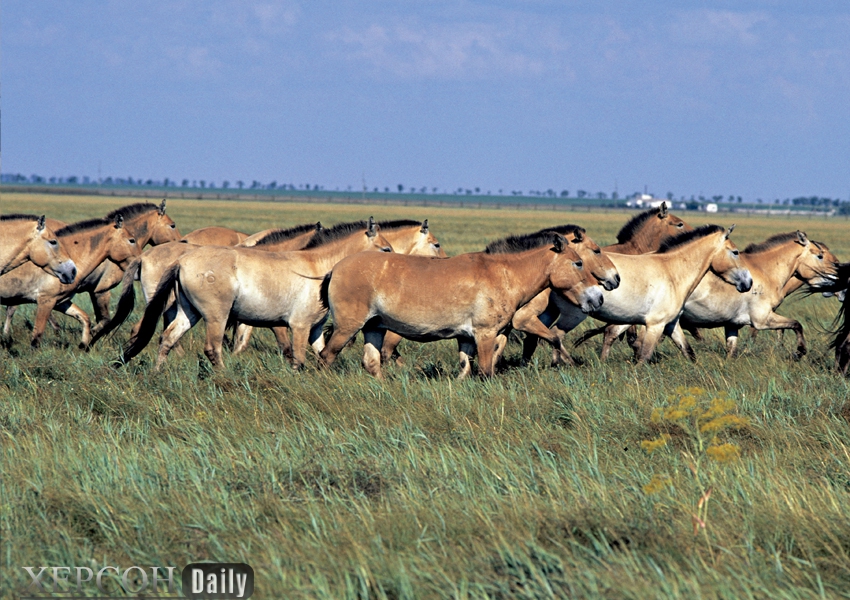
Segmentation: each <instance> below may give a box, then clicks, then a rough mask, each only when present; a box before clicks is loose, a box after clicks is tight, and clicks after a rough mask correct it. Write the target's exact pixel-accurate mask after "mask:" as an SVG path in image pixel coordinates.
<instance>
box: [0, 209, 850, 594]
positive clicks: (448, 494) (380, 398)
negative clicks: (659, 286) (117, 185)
mask: <svg viewBox="0 0 850 600" xmlns="http://www.w3.org/2000/svg"><path fill="white" fill-rule="evenodd" d="M122 203H123V202H122V201H121V200H113V201H109V202H107V201H104V200H103V199H101V198H97V199H89V198H60V199H56V198H52V197H14V198H11V199H10V198H8V197H6V196H4V198H3V204H2V209H3V211H4V212H5V211H9V212H11V211H13V210H14V211H20V210H26V211H27V212H34V211H35V212H37V211H45V212H47V213H48V214H49V215H50V216H53V217H55V218H64V219H66V220H74V219H78V218H84V217H90V216H96V215H100V214H104V213H105V212H107V211H108V210H110V209H111V208H115V207H116V206H118V205H121V204H122ZM168 212H169V214H171V215H172V217H173V218H174V219H175V220H176V221H177V223H178V226H179V227H180V229H181V231H184V232H188V231H190V230H191V229H193V228H196V227H200V226H204V225H209V224H224V225H228V226H232V227H237V228H241V229H242V230H244V231H247V232H252V231H255V230H258V229H262V228H266V227H270V226H274V225H278V224H279V225H281V226H288V225H292V224H295V223H301V222H309V221H315V220H317V219H321V220H322V221H323V222H326V223H328V224H331V223H333V222H337V221H343V220H350V219H355V218H363V217H367V216H369V215H370V214H374V215H375V217H376V218H379V219H383V218H399V217H411V218H426V217H427V218H429V219H430V223H431V228H432V231H433V232H434V233H435V234H436V235H437V236H438V238H439V239H440V241H441V242H442V243H443V246H444V247H445V248H446V249H447V251H448V252H449V253H450V254H454V253H457V252H461V251H467V250H476V249H480V248H481V247H483V245H484V244H485V242H487V241H490V240H492V239H493V238H495V237H500V236H503V235H506V234H507V233H511V232H515V233H519V232H524V231H531V230H534V229H537V228H539V227H541V226H544V225H550V224H553V223H563V222H577V223H579V224H581V225H583V226H585V227H586V228H587V229H588V233H589V234H590V235H591V236H592V237H594V238H595V239H596V240H597V241H599V242H600V243H609V242H611V241H613V237H614V234H615V233H616V231H617V229H618V228H619V226H620V225H621V224H622V221H623V217H622V215H620V214H613V215H611V214H609V215H605V214H580V213H544V212H539V213H538V212H509V211H502V210H481V211H477V210H456V209H455V210H450V209H442V210H434V209H429V210H428V214H417V212H416V210H415V209H414V208H413V207H409V208H404V207H366V206H364V207H351V206H339V207H336V206H331V205H318V206H308V205H280V204H260V203H256V204H254V203H245V204H238V205H237V204H232V203H224V202H222V203H215V202H209V203H203V204H201V203H198V202H197V201H183V202H179V201H170V202H169V208H168ZM682 216H683V217H684V218H686V220H688V221H689V222H691V223H692V224H700V223H701V222H703V219H698V218H695V217H694V216H692V215H690V214H687V215H682ZM698 216H704V215H698ZM698 216H697V217H698ZM712 220H716V221H719V222H721V223H726V224H728V223H727V222H729V221H731V220H730V219H727V218H725V217H717V218H716V219H715V218H714V216H712ZM796 228H800V229H803V230H805V231H806V232H807V233H808V234H809V237H811V238H813V239H817V240H823V241H825V242H827V243H828V244H829V245H830V247H831V248H832V249H833V251H835V252H836V253H837V254H838V255H839V256H841V257H843V258H846V257H847V256H848V253H850V239H848V238H847V236H846V235H845V234H844V233H843V230H844V229H845V227H844V223H843V222H838V223H836V222H833V221H820V220H811V221H804V222H789V221H787V220H785V219H754V218H747V219H740V220H739V222H738V228H737V229H736V230H735V233H734V234H733V239H735V241H736V243H738V245H739V246H741V247H743V246H744V245H745V244H746V243H748V242H751V241H759V240H761V239H764V238H766V237H767V236H768V235H770V234H772V233H777V232H781V231H789V230H793V229H796ZM80 304H81V305H82V306H84V307H86V308H88V302H87V300H85V299H80ZM836 309H837V303H836V302H835V301H834V300H833V301H829V300H825V299H823V298H819V297H812V298H808V299H802V300H793V299H792V300H789V301H787V303H786V304H784V305H783V306H782V308H781V309H780V312H782V313H784V314H789V315H793V316H794V317H795V318H798V319H799V320H801V322H803V324H804V326H805V327H806V335H807V339H808V341H809V345H810V353H809V354H808V355H807V356H806V357H805V358H804V359H803V360H802V361H799V362H794V361H792V360H791V358H790V356H791V352H792V350H793V343H792V342H793V340H792V339H791V336H788V338H789V339H788V340H785V341H784V342H782V341H780V340H779V338H778V336H777V335H776V334H774V333H769V332H765V333H761V334H760V335H758V336H757V337H755V338H752V337H750V336H748V335H746V334H744V335H743V336H742V340H741V342H740V345H739V346H740V351H741V352H740V353H741V356H740V358H738V359H736V360H733V361H726V360H725V359H724V358H723V356H724V343H723V339H722V336H721V335H720V334H719V333H716V332H709V334H708V335H707V339H706V341H704V342H694V343H693V344H694V348H695V350H696V352H697V354H698V360H697V362H696V364H691V363H690V362H688V361H686V360H684V359H683V358H682V357H681V356H680V355H679V353H678V350H676V349H675V347H674V346H673V345H672V344H671V343H670V342H669V341H667V342H663V343H662V344H660V346H659V350H658V353H657V354H658V356H657V359H656V360H654V361H653V362H652V363H651V364H648V365H645V366H643V367H635V366H634V365H633V364H632V362H631V361H630V358H631V357H630V353H629V352H628V351H627V349H626V348H625V347H624V346H625V345H624V344H618V345H616V346H615V348H614V350H613V352H612V357H611V359H610V360H609V361H608V362H606V363H600V362H599V360H598V358H597V346H596V344H593V343H589V344H586V345H584V346H582V347H580V348H579V349H578V350H576V351H575V352H574V354H575V356H576V357H577V358H578V359H580V365H579V366H578V367H575V368H564V369H551V368H548V367H547V366H545V365H547V364H548V360H547V356H548V351H547V350H546V349H543V348H541V349H540V351H539V352H538V354H537V355H536V357H535V359H536V360H535V362H534V363H533V364H531V365H529V366H527V367H523V366H520V365H519V360H518V354H519V346H518V345H516V344H513V345H511V346H509V348H508V353H507V361H506V368H505V369H504V370H503V371H502V372H501V373H499V375H498V376H497V377H496V378H494V379H492V380H488V381H482V380H477V379H471V380H468V381H464V382H456V381H454V379H453V377H454V376H455V375H456V373H457V370H458V365H457V355H456V347H455V345H454V344H452V343H448V342H445V343H435V344H427V345H417V344H413V343H409V342H405V343H404V344H402V346H401V347H400V349H401V351H402V353H403V355H404V357H405V360H406V362H405V365H404V366H391V367H388V368H387V371H386V375H387V381H386V382H385V383H383V384H381V383H378V382H376V381H374V380H372V379H370V378H369V377H368V376H367V375H366V374H365V373H364V372H363V370H362V368H361V367H360V365H359V359H360V356H359V352H358V351H357V349H356V348H355V349H349V350H347V351H346V352H344V353H343V354H342V356H341V358H340V361H339V362H338V364H337V365H335V366H334V368H333V369H331V370H329V371H319V370H317V369H316V367H315V360H312V359H311V361H310V362H309V364H308V366H307V368H306V370H305V372H303V373H298V374H296V373H294V372H293V371H292V370H291V369H290V368H289V366H288V364H287V363H286V361H285V360H284V358H283V357H282V356H280V355H279V354H278V353H277V351H276V349H275V348H276V345H275V343H274V339H273V337H272V336H271V335H270V334H268V332H258V335H257V336H256V337H255V341H254V347H253V348H252V349H251V350H249V351H248V352H246V353H244V354H243V355H240V356H236V357H233V356H230V355H226V356H225V368H224V369H223V370H221V371H219V372H212V371H211V370H210V369H209V367H208V364H207V361H206V358H205V357H204V356H203V352H202V344H203V342H202V330H203V327H196V328H195V330H193V331H192V332H191V333H190V334H189V335H187V336H186V338H184V340H185V342H184V354H183V355H182V356H178V355H176V354H172V356H171V357H170V358H169V361H168V363H167V364H166V367H165V369H164V370H163V372H162V373H161V374H159V375H153V374H152V373H151V364H152V359H153V354H152V352H151V351H146V352H144V353H143V354H142V355H141V356H140V357H139V358H138V359H137V360H136V361H135V362H133V363H131V365H130V366H129V367H128V368H126V369H123V370H119V371H115V370H113V369H111V368H110V367H109V366H108V363H109V361H110V360H111V359H112V358H114V357H115V356H116V355H117V353H118V349H119V346H120V344H121V342H122V341H123V340H124V339H125V337H126V327H125V328H124V329H123V330H122V331H120V332H119V334H118V335H117V336H116V337H114V338H112V339H107V340H105V343H104V344H103V346H100V347H97V348H96V349H95V350H94V351H92V352H91V353H88V354H83V353H80V352H79V351H77V350H75V349H74V347H75V345H76V341H77V338H78V335H79V331H78V328H77V326H76V322H74V321H71V320H70V319H67V318H65V317H63V316H60V315H57V318H58V320H59V321H60V331H58V332H55V333H54V332H52V331H50V330H49V331H48V332H47V334H46V335H45V338H44V343H43V346H42V347H41V348H40V349H38V350H31V349H30V348H29V347H28V344H27V338H28V335H29V331H28V330H27V323H26V321H27V320H28V319H29V320H31V319H32V311H31V309H27V310H22V311H21V313H24V314H23V315H21V314H19V315H18V317H16V323H15V327H14V331H13V336H14V338H15V340H16V341H15V343H14V344H13V345H12V347H11V349H9V350H0V352H2V354H0V357H1V358H0V398H3V410H2V411H0V565H2V569H0V597H3V598H6V597H11V598H14V597H17V596H19V595H21V593H22V590H23V588H24V587H25V585H26V583H27V582H28V577H27V576H26V574H25V573H24V572H23V570H22V569H21V568H20V567H21V566H25V565H27V566H28V565H57V566H58V565H72V566H92V567H93V566H103V565H105V564H110V565H115V564H119V565H122V566H124V567H126V566H129V565H134V564H136V565H176V566H179V567H182V566H183V565H185V564H187V563H189V562H193V561H198V560H218V561H232V562H236V561H239V562H247V563H249V564H251V565H252V566H253V567H254V569H255V571H256V574H257V583H256V587H255V589H256V592H255V597H257V598H345V597H347V598H430V597H435V598H436V597H440V598H442V597H453V598H454V597H456V598H467V597H493V598H509V597H510V598H513V597H518V598H553V597H555V598H557V597H604V598H672V597H682V598H693V597H706V598H742V597H755V598H760V597H777V598H817V597H847V596H848V595H850V594H849V593H850V501H848V499H849V498H848V494H850V469H848V464H850V455H848V447H850V426H848V420H850V405H848V404H847V400H846V398H847V396H848V384H847V383H846V382H845V380H844V379H842V378H840V377H838V376H837V375H835V373H834V372H833V368H832V356H831V354H830V352H829V351H828V350H827V349H826V340H827V336H826V335H825V334H824V333H823V331H822V327H823V326H824V325H826V324H828V323H829V322H830V320H831V318H832V316H833V315H834V314H835V311H836ZM22 317H23V318H22ZM137 317H138V313H137V315H136V318H137ZM682 386H684V387H685V388H699V389H701V390H704V391H705V394H706V397H716V396H718V395H720V394H721V393H723V394H725V395H726V397H727V398H729V399H730V401H732V402H734V406H735V408H734V411H733V412H734V414H735V415H737V416H738V417H740V418H741V419H742V421H743V420H744V419H745V420H746V424H741V426H740V428H738V429H729V430H727V431H725V432H724V437H723V440H722V441H723V442H724V443H730V444H734V445H735V446H736V447H737V448H738V454H739V456H738V457H737V458H735V457H732V458H731V459H730V460H728V461H726V462H722V463H720V462H717V461H709V460H706V461H704V464H703V465H702V467H701V468H704V469H705V470H704V471H702V473H701V475H702V478H701V479H699V480H697V479H696V478H695V477H694V473H693V467H694V464H693V458H694V452H693V445H692V443H691V441H692V438H691V437H689V435H690V434H689V433H688V430H687V428H686V427H685V426H684V425H683V423H681V422H679V423H678V424H677V423H676V422H670V421H669V420H668V421H664V420H663V419H660V418H657V415H659V414H664V413H663V411H664V410H666V409H669V408H670V407H671V406H673V407H675V406H678V404H676V402H679V398H680V395H677V393H678V392H677V390H679V388H681V387H682ZM730 410H731V409H730ZM659 411H661V412H659ZM653 414H655V415H656V418H655V419H653ZM739 424H740V423H739ZM662 435H664V436H667V437H666V438H664V439H665V440H666V443H665V444H664V446H663V447H659V448H657V449H654V450H653V451H652V452H651V453H648V452H647V451H646V450H645V449H644V448H643V447H642V445H641V442H645V441H646V440H655V439H659V438H660V437H661V436H662ZM654 477H655V481H659V480H660V481H662V482H664V485H662V486H661V487H660V488H658V486H655V487H649V488H646V486H647V485H648V484H649V483H650V482H652V481H653V480H654V479H653V478H654ZM709 486H710V489H711V495H710V500H709V501H708V503H707V504H706V503H705V501H703V506H705V509H704V510H703V508H702V507H700V508H699V509H698V508H697V505H698V504H699V501H700V498H702V497H704V496H705V492H706V489H708V487H709ZM695 511H703V512H697V514H698V515H699V516H700V519H701V520H702V521H703V523H705V527H699V528H698V531H697V534H696V535H695V534H694V520H693V516H694V514H695Z"/></svg>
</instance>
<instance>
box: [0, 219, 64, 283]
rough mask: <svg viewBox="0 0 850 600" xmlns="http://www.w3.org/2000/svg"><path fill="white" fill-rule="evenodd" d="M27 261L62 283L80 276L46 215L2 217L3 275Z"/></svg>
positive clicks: (0, 253) (0, 257)
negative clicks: (48, 222) (47, 220)
mask: <svg viewBox="0 0 850 600" xmlns="http://www.w3.org/2000/svg"><path fill="white" fill-rule="evenodd" d="M26 262H31V263H32V264H33V265H35V266H36V267H38V268H41V269H46V270H47V272H49V273H50V274H51V275H53V276H54V277H56V278H58V279H59V281H60V282H62V283H72V282H73V281H74V279H75V278H76V277H77V266H76V265H75V264H74V261H73V260H71V259H70V258H69V256H68V253H67V250H66V249H65V248H63V247H62V244H60V242H59V240H58V239H56V233H55V231H54V229H53V228H52V227H50V226H49V225H47V223H46V218H45V216H44V215H41V216H40V217H37V216H35V215H19V214H15V215H3V216H0V275H3V274H4V273H8V272H9V271H11V270H12V269H16V268H18V267H20V266H21V265H23V264H24V263H26Z"/></svg>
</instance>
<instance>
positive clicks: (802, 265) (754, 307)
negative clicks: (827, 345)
mask: <svg viewBox="0 0 850 600" xmlns="http://www.w3.org/2000/svg"><path fill="white" fill-rule="evenodd" d="M740 258H741V262H742V263H743V264H744V266H745V267H747V269H748V270H749V271H750V273H751V274H752V276H753V287H752V292H751V293H749V294H738V293H735V292H734V291H732V289H731V288H730V287H729V286H728V285H726V284H725V283H724V282H723V281H722V280H721V279H720V278H719V277H717V276H715V275H713V274H708V275H706V276H705V277H703V279H702V281H701V282H700V284H699V285H698V286H697V287H696V289H695V290H694V291H693V293H692V294H691V295H690V296H689V297H688V299H687V301H685V307H684V311H683V312H682V316H681V318H680V320H679V323H680V325H681V327H682V328H685V329H690V328H694V327H701V328H712V327H723V328H725V333H726V356H727V358H732V357H733V356H735V353H736V350H737V344H738V331H739V330H740V328H741V327H743V326H745V325H751V326H752V327H755V328H756V329H757V330H764V329H778V330H784V329H792V330H794V332H795V333H796V334H797V351H796V354H795V357H796V358H798V359H799V358H801V357H802V356H803V355H804V354H805V353H806V340H805V338H804V337H803V326H802V325H801V324H800V322H799V321H796V320H794V319H789V318H788V317H783V316H781V315H778V314H776V313H775V312H774V311H775V310H776V308H777V307H778V306H779V305H780V304H781V303H782V301H783V300H784V299H785V295H786V289H787V288H789V287H790V286H789V284H791V282H792V281H800V282H801V285H802V284H808V285H809V286H810V287H813V288H817V287H818V286H824V285H830V284H832V283H834V281H835V278H836V274H837V269H836V265H835V264H834V263H832V264H830V263H829V262H827V261H825V260H824V251H823V249H822V248H821V247H820V245H818V244H816V243H814V242H810V241H809V239H808V238H807V237H806V234H805V233H803V232H801V231H795V232H791V233H780V234H777V235H774V236H772V237H770V238H768V239H767V240H765V241H764V242H762V243H760V244H750V245H749V246H747V247H746V248H745V249H744V251H743V252H741V255H740ZM792 285H796V284H792ZM797 287H799V286H797ZM676 335H680V337H681V339H684V335H683V334H681V331H680V332H677V333H676ZM682 345H683V346H684V348H683V351H684V352H685V354H686V356H689V357H690V356H693V351H692V350H691V348H690V345H689V344H688V343H687V341H685V342H684V344H682Z"/></svg>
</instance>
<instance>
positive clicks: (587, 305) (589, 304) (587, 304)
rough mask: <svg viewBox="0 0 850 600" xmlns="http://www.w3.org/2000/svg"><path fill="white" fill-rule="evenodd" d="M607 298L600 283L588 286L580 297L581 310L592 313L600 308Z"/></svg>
mask: <svg viewBox="0 0 850 600" xmlns="http://www.w3.org/2000/svg"><path fill="white" fill-rule="evenodd" d="M604 301H605V298H604V297H603V296H602V288H601V287H600V286H598V285H594V286H592V287H589V288H587V289H586V290H585V291H584V292H583V293H582V295H581V297H580V306H579V308H581V312H583V313H590V312H593V311H595V310H599V308H600V307H601V306H602V303H603V302H604Z"/></svg>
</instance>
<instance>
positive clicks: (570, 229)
mask: <svg viewBox="0 0 850 600" xmlns="http://www.w3.org/2000/svg"><path fill="white" fill-rule="evenodd" d="M544 231H554V232H556V233H560V234H561V235H563V236H567V235H569V234H571V233H575V232H576V231H581V232H582V233H587V232H586V231H585V229H584V227H579V226H578V225H573V224H571V223H567V224H566V225H555V226H554V227H546V228H545V229H541V230H540V231H538V232H537V233H543V232H544Z"/></svg>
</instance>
